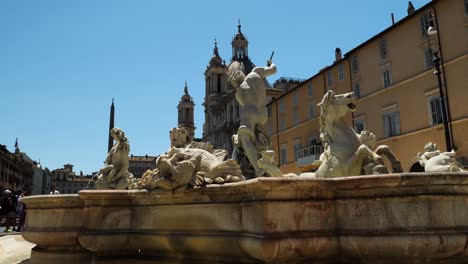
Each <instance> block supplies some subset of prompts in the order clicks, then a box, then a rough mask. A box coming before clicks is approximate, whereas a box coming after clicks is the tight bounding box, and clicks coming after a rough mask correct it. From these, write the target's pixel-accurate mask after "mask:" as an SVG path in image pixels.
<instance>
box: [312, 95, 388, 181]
mask: <svg viewBox="0 0 468 264" xmlns="http://www.w3.org/2000/svg"><path fill="white" fill-rule="evenodd" d="M355 101H356V98H355V97H354V94H353V93H346V94H335V92H333V91H331V90H329V91H327V93H326V94H325V96H324V97H323V100H322V101H321V102H320V103H319V104H318V106H319V107H320V110H321V113H320V139H321V140H322V145H323V147H324V152H323V153H322V155H321V156H320V162H321V164H320V167H319V168H318V170H317V172H316V173H315V176H316V177H318V178H332V177H343V176H355V175H362V174H364V172H363V169H364V166H366V165H368V164H369V162H372V163H373V164H374V165H375V167H377V166H378V167H379V168H381V169H383V170H386V168H385V166H384V165H383V164H384V163H383V160H382V157H381V156H379V155H378V154H376V153H375V152H373V151H372V150H371V149H370V148H369V147H368V146H366V145H365V144H363V143H362V142H361V140H360V138H359V135H358V134H356V132H355V131H354V129H353V128H352V127H350V126H349V125H348V124H347V123H346V121H345V116H346V114H347V113H349V112H353V111H354V110H355V109H356V105H355Z"/></svg>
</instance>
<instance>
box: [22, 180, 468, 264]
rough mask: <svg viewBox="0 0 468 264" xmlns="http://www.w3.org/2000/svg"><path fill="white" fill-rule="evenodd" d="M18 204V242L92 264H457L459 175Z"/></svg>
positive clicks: (461, 210)
mask: <svg viewBox="0 0 468 264" xmlns="http://www.w3.org/2000/svg"><path fill="white" fill-rule="evenodd" d="M24 201H25V203H26V205H27V207H28V210H31V214H30V215H28V218H27V223H26V227H25V232H24V233H23V236H24V237H25V238H26V239H27V240H28V241H30V242H33V243H36V244H37V247H36V249H38V250H42V251H45V252H47V250H49V249H50V250H52V251H53V250H55V251H53V252H58V251H60V249H64V248H69V247H72V248H77V249H81V250H82V251H81V252H80V253H82V252H89V255H95V256H97V255H99V259H100V261H102V263H112V260H113V259H115V257H116V256H125V257H119V259H120V260H123V259H126V258H127V257H128V258H129V259H134V258H138V259H140V260H142V261H143V260H144V259H151V258H158V259H166V260H177V261H189V262H202V261H213V262H215V263H222V262H231V263H258V262H265V263H312V262H314V261H320V262H328V263H337V262H338V263H339V262H343V263H355V262H360V263H383V262H394V263H405V262H406V263H415V262H424V263H426V262H434V263H439V262H440V261H442V260H443V261H445V262H446V263H466V262H467V261H468V247H467V246H466V245H467V244H468V173H432V174H429V173H412V174H408V173H406V174H391V175H378V176H359V177H343V178H332V179H314V178H310V177H301V176H299V177H280V178H263V177H262V178H256V179H252V180H248V181H243V182H238V183H230V184H224V185H208V186H206V187H204V188H200V189H187V190H185V191H184V192H180V193H178V192H175V193H172V192H146V191H124V190H121V191H110V190H102V191H98V190H93V191H81V192H80V193H79V194H78V195H55V196H35V197H27V198H25V199H24ZM53 238H55V239H53ZM52 240H55V241H52ZM52 244H53V245H54V246H53V247H51V245H52ZM80 256H81V255H80ZM33 258H34V256H33ZM142 258H143V259H142ZM106 259H107V260H108V261H110V262H106ZM96 263H99V262H96Z"/></svg>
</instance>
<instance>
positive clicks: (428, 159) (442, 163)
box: [418, 142, 465, 172]
mask: <svg viewBox="0 0 468 264" xmlns="http://www.w3.org/2000/svg"><path fill="white" fill-rule="evenodd" d="M424 150H425V152H424V153H422V154H421V153H418V157H419V164H421V166H423V167H424V171H426V172H463V171H465V170H463V166H462V165H461V164H460V163H458V161H457V160H456V159H455V151H454V150H452V151H450V152H441V151H440V150H438V149H437V145H436V144H435V143H432V142H429V143H427V144H426V145H425V146H424Z"/></svg>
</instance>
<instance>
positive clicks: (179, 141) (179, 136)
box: [169, 127, 189, 148]
mask: <svg viewBox="0 0 468 264" xmlns="http://www.w3.org/2000/svg"><path fill="white" fill-rule="evenodd" d="M169 136H170V139H171V147H176V148H182V147H185V146H187V144H188V143H189V142H188V140H187V139H188V133H187V130H185V129H184V128H183V127H174V128H173V129H171V130H170V131H169Z"/></svg>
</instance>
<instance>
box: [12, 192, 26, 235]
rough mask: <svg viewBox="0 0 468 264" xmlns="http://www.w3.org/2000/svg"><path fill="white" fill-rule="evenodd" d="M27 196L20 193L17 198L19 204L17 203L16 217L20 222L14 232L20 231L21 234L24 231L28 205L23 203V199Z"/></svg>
mask: <svg viewBox="0 0 468 264" xmlns="http://www.w3.org/2000/svg"><path fill="white" fill-rule="evenodd" d="M24 196H25V192H24V191H19V194H18V196H17V197H16V198H17V199H16V200H17V203H16V215H17V217H18V218H19V221H18V227H17V228H16V230H15V229H14V228H13V231H18V232H21V231H22V230H23V226H24V220H25V219H26V205H25V204H24V203H23V201H22V199H23V198H24Z"/></svg>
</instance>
